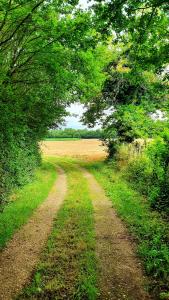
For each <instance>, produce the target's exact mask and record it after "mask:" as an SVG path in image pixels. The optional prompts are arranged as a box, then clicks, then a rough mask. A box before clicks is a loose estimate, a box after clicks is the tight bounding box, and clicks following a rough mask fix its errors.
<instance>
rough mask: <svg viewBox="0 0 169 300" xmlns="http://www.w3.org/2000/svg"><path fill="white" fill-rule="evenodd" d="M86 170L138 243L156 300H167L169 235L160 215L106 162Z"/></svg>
mask: <svg viewBox="0 0 169 300" xmlns="http://www.w3.org/2000/svg"><path fill="white" fill-rule="evenodd" d="M88 168H89V170H90V171H91V172H92V173H93V174H94V175H95V177H96V179H97V180H98V182H99V183H100V184H101V185H102V186H103V187H104V189H105V191H106V193H107V195H108V196H109V198H110V199H111V200H112V204H113V207H114V208H115V209H116V211H117V212H118V214H119V215H120V217H121V218H122V219H123V220H124V221H125V222H126V224H127V225H128V228H129V230H130V232H132V234H133V235H134V236H135V238H136V240H137V242H138V254H139V256H140V257H141V258H142V260H143V262H144V267H145V270H146V273H147V274H148V275H150V276H151V278H152V286H151V287H150V289H151V290H152V292H153V293H154V295H155V296H157V299H169V293H168V287H169V247H168V240H169V232H168V226H167V224H166V223H165V222H164V221H163V220H162V218H161V217H160V214H159V213H157V212H154V211H152V210H151V209H150V207H149V205H148V203H147V201H146V199H144V198H143V197H142V196H141V195H140V194H138V193H137V192H136V191H134V190H133V189H132V188H131V187H130V186H129V185H128V184H127V182H125V181H124V180H123V179H122V177H121V174H120V173H117V172H116V171H114V170H113V168H112V166H111V165H110V166H108V165H106V164H105V163H92V164H90V165H88Z"/></svg>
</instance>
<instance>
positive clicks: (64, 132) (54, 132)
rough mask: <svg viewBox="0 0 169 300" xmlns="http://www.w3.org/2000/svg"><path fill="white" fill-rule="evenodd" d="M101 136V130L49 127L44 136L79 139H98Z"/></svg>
mask: <svg viewBox="0 0 169 300" xmlns="http://www.w3.org/2000/svg"><path fill="white" fill-rule="evenodd" d="M101 137H102V131H101V130H100V129H97V130H87V129H72V128H65V129H51V130H49V131H48V133H47V135H46V138H58V139H60V138H79V139H100V138H101Z"/></svg>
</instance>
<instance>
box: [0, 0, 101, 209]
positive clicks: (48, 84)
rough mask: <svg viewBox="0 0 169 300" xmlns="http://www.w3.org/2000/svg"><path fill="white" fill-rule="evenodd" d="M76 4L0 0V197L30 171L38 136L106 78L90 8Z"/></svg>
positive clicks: (35, 161) (36, 153) (36, 159)
mask: <svg viewBox="0 0 169 300" xmlns="http://www.w3.org/2000/svg"><path fill="white" fill-rule="evenodd" d="M76 4H77V1H65V2H62V1H58V0H53V1H44V0H33V1H26V0H22V1H20V0H14V1H11V0H9V1H6V0H1V2H0V68H1V74H0V111H1V120H0V176H1V180H0V199H1V200H0V203H2V202H4V201H5V199H6V193H7V192H8V191H10V190H11V188H12V187H14V186H18V185H21V184H23V183H24V182H26V181H27V180H29V178H30V176H32V174H33V170H34V169H35V167H36V166H37V165H38V164H39V162H40V156H39V151H38V141H39V140H41V139H42V138H43V137H44V136H45V134H46V132H47V129H48V128H49V127H51V126H53V125H54V124H55V125H56V124H58V123H59V124H60V123H61V122H62V119H63V117H64V116H65V115H66V110H65V107H66V106H67V105H69V103H70V102H71V101H76V99H78V100H79V99H89V98H90V97H93V96H94V95H95V94H96V93H97V92H98V91H99V90H100V86H101V85H102V82H103V80H104V78H105V75H104V73H102V72H100V70H101V69H102V65H103V64H104V62H103V59H99V61H98V59H97V58H98V56H99V57H100V58H101V57H102V52H103V47H101V46H100V47H97V46H96V45H97V40H98V34H97V32H96V31H95V29H94V28H93V24H92V19H91V16H90V13H88V12H82V11H81V10H80V9H78V8H76ZM104 59H105V55H104ZM95 62H97V63H95ZM95 65H96V67H95V68H94V66H95Z"/></svg>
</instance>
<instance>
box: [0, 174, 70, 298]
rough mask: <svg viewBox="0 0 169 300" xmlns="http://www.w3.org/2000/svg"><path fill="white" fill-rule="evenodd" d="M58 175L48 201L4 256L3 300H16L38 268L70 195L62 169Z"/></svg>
mask: <svg viewBox="0 0 169 300" xmlns="http://www.w3.org/2000/svg"><path fill="white" fill-rule="evenodd" d="M58 173H59V174H58V179H57V181H56V183H55V185H54V187H53V188H52V190H51V192H50V194H49V196H48V198H47V200H46V201H45V202H44V203H43V204H42V205H41V206H40V207H39V208H38V209H37V210H36V211H35V213H34V214H33V216H32V217H31V218H30V220H29V222H28V223H27V224H26V225H24V226H23V227H22V228H21V229H20V230H19V231H18V232H17V233H16V234H15V235H14V237H13V239H12V240H11V241H10V242H9V243H8V245H7V247H6V248H5V250H4V251H3V252H2V254H1V256H0V299H1V300H11V299H14V297H16V295H17V294H18V293H19V292H20V291H21V289H22V288H23V286H24V285H25V284H26V283H27V282H28V280H29V277H30V274H31V272H32V271H33V269H34V268H35V267H36V265H37V262H38V260H39V255H40V253H41V251H42V249H43V247H44V244H45V242H46V240H47V238H48V236H49V234H50V231H51V228H52V223H53V219H54V217H55V215H56V212H57V211H58V209H59V207H60V205H61V203H62V202H63V200H64V197H65V194H66V175H65V173H64V172H63V171H62V169H58Z"/></svg>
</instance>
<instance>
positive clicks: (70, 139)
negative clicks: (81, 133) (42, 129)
mask: <svg viewBox="0 0 169 300" xmlns="http://www.w3.org/2000/svg"><path fill="white" fill-rule="evenodd" d="M79 140H80V138H46V139H44V141H79Z"/></svg>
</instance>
